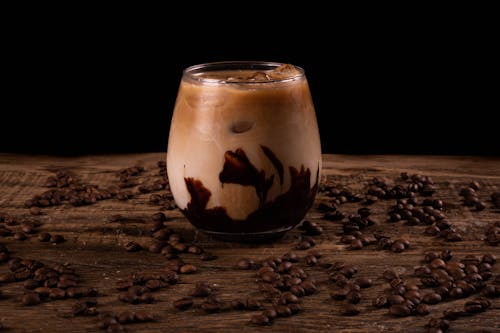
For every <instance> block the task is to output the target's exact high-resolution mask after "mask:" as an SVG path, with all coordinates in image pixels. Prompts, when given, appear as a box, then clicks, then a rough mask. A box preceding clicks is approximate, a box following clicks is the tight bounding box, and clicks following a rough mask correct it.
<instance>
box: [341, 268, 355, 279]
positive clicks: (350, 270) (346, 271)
mask: <svg viewBox="0 0 500 333" xmlns="http://www.w3.org/2000/svg"><path fill="white" fill-rule="evenodd" d="M357 272H358V268H357V267H356V266H352V265H345V266H344V267H342V268H341V269H339V273H340V274H343V275H344V276H345V277H347V278H351V277H352V276H353V275H354V274H356V273H357Z"/></svg>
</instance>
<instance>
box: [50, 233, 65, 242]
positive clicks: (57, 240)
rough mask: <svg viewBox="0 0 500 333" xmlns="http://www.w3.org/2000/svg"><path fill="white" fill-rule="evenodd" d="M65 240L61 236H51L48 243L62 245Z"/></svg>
mask: <svg viewBox="0 0 500 333" xmlns="http://www.w3.org/2000/svg"><path fill="white" fill-rule="evenodd" d="M65 241H66V240H65V239H64V236H62V235H52V236H50V242H51V243H52V244H59V243H63V242H65Z"/></svg>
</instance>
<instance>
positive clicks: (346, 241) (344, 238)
mask: <svg viewBox="0 0 500 333" xmlns="http://www.w3.org/2000/svg"><path fill="white" fill-rule="evenodd" d="M354 240H356V237H354V236H353V235H343V236H342V237H341V238H340V242H341V243H343V244H351V242H352V241H354Z"/></svg>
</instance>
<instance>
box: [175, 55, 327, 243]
mask: <svg viewBox="0 0 500 333" xmlns="http://www.w3.org/2000/svg"><path fill="white" fill-rule="evenodd" d="M320 170H321V147H320V139H319V132H318V124H317V122H316V115H315V112H314V106H313V102H312V99H311V94H310V92H309V86H308V84H307V80H306V77H305V74H304V71H303V70H302V69H301V68H299V67H296V66H293V65H289V64H281V63H272V62H219V63H208V64H202V65H196V66H192V67H189V68H187V69H186V70H185V71H184V74H183V77H182V80H181V84H180V87H179V92H178V96H177V100H176V104H175V109H174V113H173V117H172V123H171V127H170V136H169V141H168V153H167V171H168V179H169V182H170V188H171V190H172V193H173V196H174V198H175V201H176V203H177V205H178V206H179V208H180V209H181V211H182V212H183V213H184V215H185V216H186V217H187V219H188V220H189V221H190V222H191V223H192V224H193V225H194V226H196V227H197V228H198V229H199V230H201V231H203V232H206V233H209V234H212V235H214V236H218V237H220V238H224V239H226V240H234V241H258V240H266V239H272V238H276V237H278V236H281V235H282V234H283V233H285V232H286V231H288V230H290V229H292V228H293V227H294V226H295V225H297V224H298V223H299V222H300V221H301V220H302V218H304V216H305V214H306V212H307V210H308V209H309V208H310V207H311V205H312V204H313V201H314V197H315V195H316V191H317V189H318V183H319V178H320Z"/></svg>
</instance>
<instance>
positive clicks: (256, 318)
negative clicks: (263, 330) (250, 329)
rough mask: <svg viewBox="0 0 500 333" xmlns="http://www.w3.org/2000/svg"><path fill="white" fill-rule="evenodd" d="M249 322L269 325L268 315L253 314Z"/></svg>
mask: <svg viewBox="0 0 500 333" xmlns="http://www.w3.org/2000/svg"><path fill="white" fill-rule="evenodd" d="M250 322H251V323H252V324H255V325H269V323H270V321H269V317H267V316H266V315H264V314H257V315H253V316H252V317H251V319H250Z"/></svg>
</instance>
